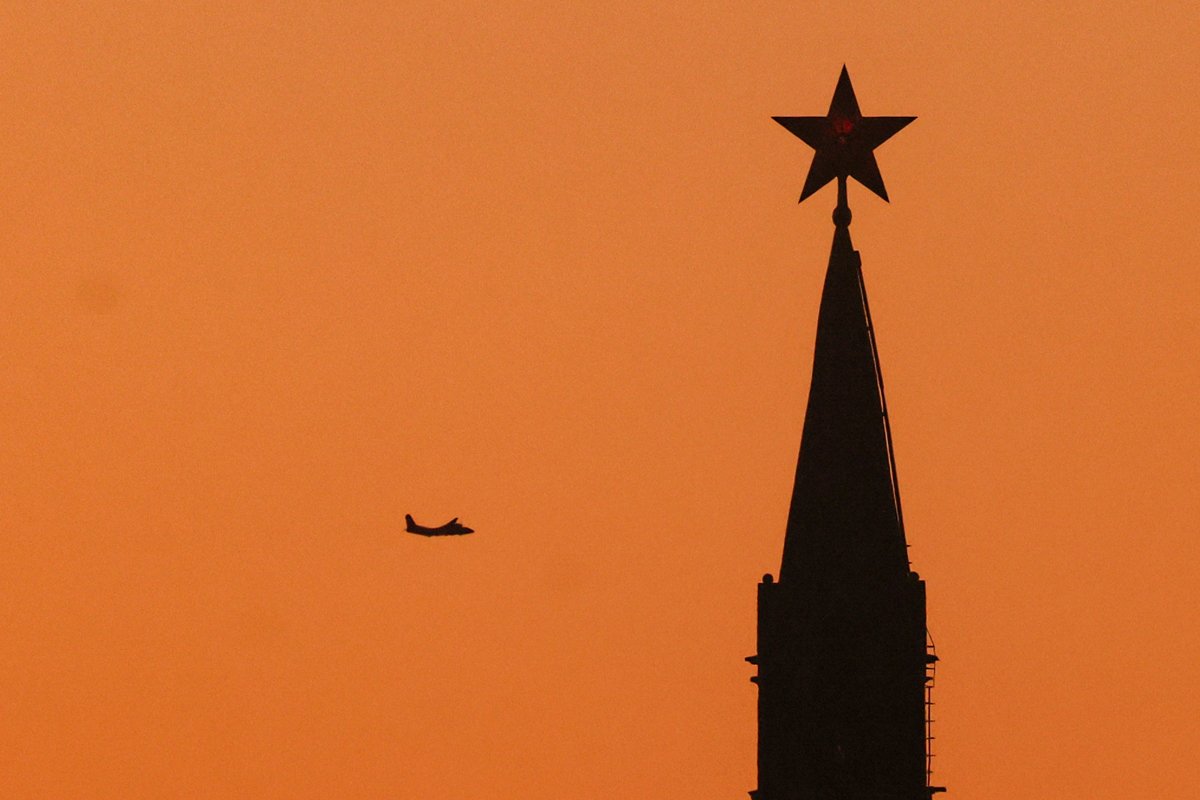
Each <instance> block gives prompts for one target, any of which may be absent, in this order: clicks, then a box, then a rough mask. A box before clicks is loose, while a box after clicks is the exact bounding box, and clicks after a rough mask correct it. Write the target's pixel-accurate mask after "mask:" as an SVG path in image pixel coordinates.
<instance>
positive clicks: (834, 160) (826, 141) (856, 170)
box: [771, 66, 916, 203]
mask: <svg viewBox="0 0 1200 800" xmlns="http://www.w3.org/2000/svg"><path fill="white" fill-rule="evenodd" d="M771 119H773V120H775V121H776V122H778V123H779V124H780V125H782V126H783V127H785V128H787V129H788V130H789V131H791V132H792V133H794V134H796V135H797V136H799V137H800V138H801V139H803V140H804V142H805V144H807V145H808V146H809V147H812V148H813V149H814V150H816V152H815V153H813V160H812V166H811V167H809V169H808V178H807V179H805V181H804V190H803V191H802V192H801V193H800V202H802V203H803V202H804V198H806V197H808V196H809V195H810V194H812V193H813V192H815V191H817V190H818V189H820V188H821V187H822V186H824V185H825V184H827V183H829V182H830V181H831V180H833V179H834V178H845V177H850V178H854V179H855V180H856V181H858V182H859V183H861V184H862V185H863V186H865V187H867V188H868V189H870V190H871V191H872V192H874V193H875V194H877V195H879V196H880V197H882V198H883V199H884V200H887V199H888V196H887V189H885V188H883V176H881V175H880V174H879V165H878V164H876V163H875V154H874V153H873V152H872V151H873V150H874V149H875V148H876V147H878V146H879V145H881V144H883V143H884V142H886V141H887V140H888V139H890V138H891V137H892V134H894V133H896V131H898V130H900V129H901V128H903V127H904V126H905V125H907V124H908V123H910V122H912V121H913V120H914V119H916V117H864V116H863V115H862V112H860V111H859V110H858V100H856V99H855V98H854V87H853V86H851V85H850V73H849V72H847V71H846V67H845V66H843V67H842V75H841V77H839V78H838V82H837V88H836V89H834V90H833V102H831V103H830V104H829V114H827V115H826V116H824V117H772V118H771Z"/></svg>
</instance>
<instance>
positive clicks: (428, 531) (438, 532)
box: [404, 514, 475, 536]
mask: <svg viewBox="0 0 1200 800" xmlns="http://www.w3.org/2000/svg"><path fill="white" fill-rule="evenodd" d="M404 521H405V522H407V523H408V527H407V528H405V529H404V530H406V531H407V532H409V533H415V534H417V535H419V536H462V535H464V534H467V533H474V532H475V529H474V528H468V527H467V526H465V525H461V524H459V522H458V517H455V518H454V519H452V520H450V521H449V522H447V523H446V524H445V525H443V526H441V527H440V528H426V527H425V526H424V525H418V524H417V523H415V522H413V518H412V514H405V515H404Z"/></svg>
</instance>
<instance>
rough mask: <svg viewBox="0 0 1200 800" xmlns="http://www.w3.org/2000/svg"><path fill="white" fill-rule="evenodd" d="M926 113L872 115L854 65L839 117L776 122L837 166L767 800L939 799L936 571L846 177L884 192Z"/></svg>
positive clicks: (772, 674)
mask: <svg viewBox="0 0 1200 800" xmlns="http://www.w3.org/2000/svg"><path fill="white" fill-rule="evenodd" d="M912 119H913V118H911V117H863V116H862V115H861V113H859V110H858V104H857V102H856V101H855V99H854V92H853V89H852V88H851V86H850V78H849V75H848V74H847V72H846V70H845V68H843V70H842V75H841V78H840V79H839V81H838V86H837V89H836V91H835V92H834V100H833V103H832V105H831V107H830V111H829V114H828V115H827V116H826V117H777V118H776V120H777V121H778V122H779V123H780V124H782V125H783V126H784V127H786V128H788V130H790V131H792V132H793V133H795V134H796V135H797V136H799V137H800V138H802V139H804V141H805V142H807V143H808V144H810V145H811V146H813V147H814V148H815V149H816V154H815V155H814V159H813V165H812V168H811V169H810V171H809V175H808V179H807V181H806V183H805V187H804V192H803V194H802V195H801V198H800V199H801V200H804V198H805V197H807V196H809V195H811V194H812V193H813V192H815V191H816V190H817V189H819V188H821V187H822V186H824V185H825V184H826V183H829V182H830V181H831V180H833V179H834V178H836V179H837V181H838V207H837V209H836V210H835V211H834V214H833V219H834V224H835V226H836V227H835V229H834V235H833V248H832V251H831V252H830V255H829V268H828V272H827V273H826V276H825V286H824V290H823V294H822V296H821V307H820V313H819V316H818V320H817V340H816V349H815V352H814V356H813V372H812V385H811V388H810V390H809V397H808V410H807V413H806V414H805V418H804V431H803V434H802V439H801V443H800V457H799V462H798V464H797V468H796V480H795V484H794V487H793V490H792V502H791V511H790V513H789V515H788V523H787V533H786V536H785V539H784V545H783V563H782V565H781V567H780V571H779V580H778V581H775V580H773V579H772V577H771V576H770V575H766V576H764V577H763V581H762V583H760V584H759V587H758V654H757V655H755V656H751V657H750V658H749V659H747V660H748V661H750V662H751V663H753V664H756V665H757V666H758V675H757V676H756V677H754V678H752V680H753V681H754V682H755V683H757V684H758V690H759V697H758V720H759V721H758V781H759V783H758V789H756V790H755V791H753V792H751V793H750V794H751V797H753V798H755V799H756V800H825V798H830V799H831V800H832V799H833V798H838V799H839V800H867V799H868V798H869V799H870V800H883V799H884V798H896V799H897V800H918V798H924V799H925V800H928V798H929V797H930V795H931V794H933V793H934V792H937V791H942V790H941V789H940V788H939V787H932V786H930V785H929V774H930V771H929V764H930V762H929V755H930V754H929V750H928V748H929V732H928V723H929V720H928V695H927V693H928V686H929V683H930V681H931V679H932V675H931V667H932V664H933V662H934V661H935V660H936V656H934V655H933V654H932V653H931V652H930V651H929V649H928V648H927V645H926V641H927V639H926V627H925V583H924V581H922V580H921V579H920V578H919V577H918V575H917V574H916V573H915V572H913V571H912V570H911V567H910V564H909V560H908V552H907V544H906V542H905V538H904V522H903V517H902V514H901V507H900V494H899V488H898V484H897V482H896V470H895V461H894V458H893V454H892V445H891V435H890V431H889V427H888V418H887V405H886V402H885V399H884V394H883V379H882V375H881V373H880V368H879V358H878V353H877V351H876V348H875V338H874V330H873V328H872V326H871V314H870V310H869V308H868V306H867V295H866V289H865V286H864V284H863V278H862V270H861V264H862V262H861V259H860V258H859V254H858V252H857V251H856V250H855V249H854V247H853V245H852V244H851V242H850V219H851V215H850V209H849V207H848V205H847V202H846V179H847V177H854V178H855V179H856V180H858V181H859V182H861V183H863V184H864V185H866V186H867V187H868V188H870V189H872V190H873V191H875V192H876V193H877V194H879V195H880V196H881V197H883V198H884V199H885V200H886V199H887V193H886V191H885V190H884V187H883V180H882V178H881V177H880V175H879V170H878V167H877V166H876V164H875V159H874V156H873V154H872V150H873V149H874V148H875V147H876V146H878V145H879V144H880V143H881V142H882V141H883V140H885V139H887V138H888V137H890V136H891V135H892V134H893V133H895V132H896V131H898V130H899V129H900V128H902V127H903V126H904V125H906V124H908V123H909V122H911V121H912Z"/></svg>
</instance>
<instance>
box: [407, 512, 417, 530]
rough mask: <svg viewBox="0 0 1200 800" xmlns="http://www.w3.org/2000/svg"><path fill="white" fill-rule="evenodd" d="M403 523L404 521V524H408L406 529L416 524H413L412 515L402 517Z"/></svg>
mask: <svg viewBox="0 0 1200 800" xmlns="http://www.w3.org/2000/svg"><path fill="white" fill-rule="evenodd" d="M404 521H405V522H406V523H407V524H408V527H410V528H411V527H412V526H413V525H416V524H417V523H415V522H413V518H412V514H405V515H404Z"/></svg>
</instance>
